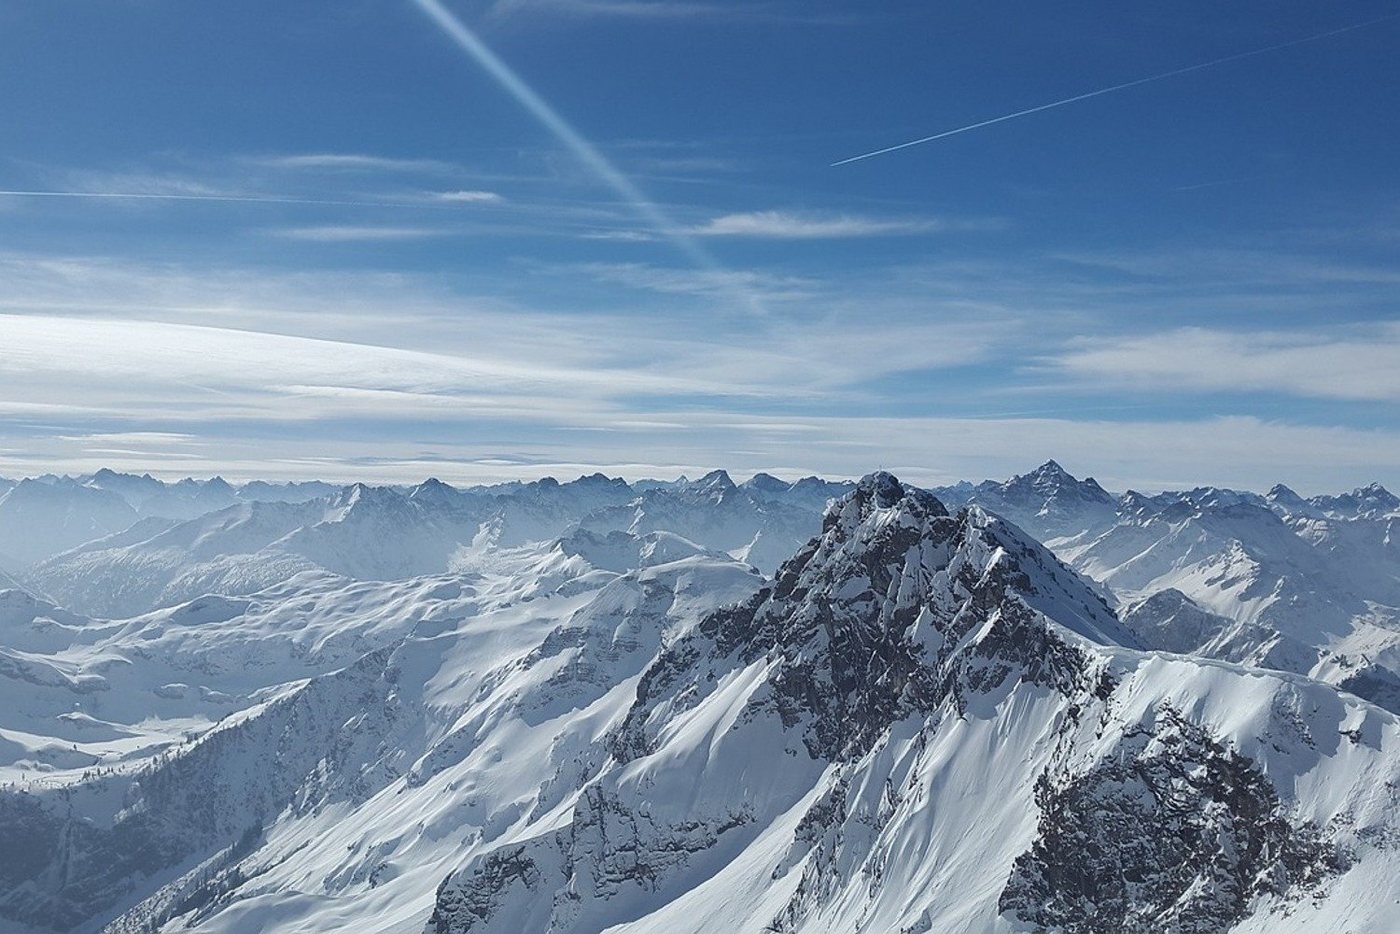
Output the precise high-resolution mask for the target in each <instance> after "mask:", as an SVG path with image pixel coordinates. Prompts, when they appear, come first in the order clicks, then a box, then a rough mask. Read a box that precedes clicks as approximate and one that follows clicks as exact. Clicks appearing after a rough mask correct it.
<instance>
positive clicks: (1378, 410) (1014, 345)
mask: <svg viewBox="0 0 1400 934" xmlns="http://www.w3.org/2000/svg"><path fill="white" fill-rule="evenodd" d="M1352 27H1354V28H1352ZM1254 53H1257V54H1254ZM1222 60H1223V61H1222ZM1207 63H1214V64H1209V65H1208V66H1207V67H1200V68H1196V67H1194V66H1198V65H1206V64H1207ZM1159 75H1167V77H1162V78H1161V79H1160V80H1151V81H1144V82H1141V83H1134V82H1139V79H1143V78H1152V77H1154V76H1159ZM1120 85H1128V86H1126V87H1122V88H1120V89H1118V90H1115V91H1112V92H1110V93H1103V94H1097V95H1093V94H1092V92H1095V91H1100V90H1104V89H1108V88H1115V87H1118V86H1120ZM1081 95H1092V96H1087V97H1083V98H1082V99H1078V100H1074V101H1071V102H1068V103H1065V104H1063V105H1062V106H1054V107H1050V108H1045V109H1037V108H1042V106H1043V105H1046V104H1054V103H1056V102H1060V101H1066V100H1068V99H1070V98H1079V97H1080V96H1081ZM1022 111H1031V112H1029V113H1024V114H1022V115H1021V116H1017V117H1014V118H1010V119H1005V120H999V119H998V118H1000V117H1004V116H1007V115H1011V114H1017V113H1021V112H1022ZM1397 113H1400V6H1396V5H1394V2H1393V0H1392V2H1391V3H1378V2H1352V0H1345V2H1338V3H1330V4H1316V3H1297V2H1284V3H1278V2H1269V3H1264V2H1256V0H1239V2H1234V3H1230V4H1220V3H1215V2H1209V3H1207V2H1197V0H1181V2H1176V3H1172V4H1159V3H1145V4H1121V3H1109V2H1101V0H1086V2H1083V3H1078V4H1062V3H1049V2H1032V0H1020V2H1008V3H1002V4H982V3H967V2H957V0H948V2H941V3H928V2H912V0H910V2H906V0H882V2H879V3H855V2H832V0H800V2H798V0H764V2H731V0H301V2H297V3H286V2H274V0H204V2H200V3H189V2H187V0H104V2H102V3H93V2H92V0H42V2H39V0H21V2H13V3H6V4H3V5H0V191H2V192H4V193H3V194H0V476H12V477H13V476H20V475H26V474H36V473H42V472H46V471H56V472H83V471H90V470H95V469H97V468H98V467H102V466H110V467H113V468H116V469H123V470H136V471H150V472H151V473H153V474H155V475H158V476H166V477H179V476H184V475H187V474H193V475H196V476H209V475H212V474H215V473H218V474H222V475H223V476H225V477H228V478H231V479H248V478H252V477H265V478H277V479H304V478H309V477H319V478H323V479H328V480H372V481H383V482H414V481H417V480H421V479H423V478H424V477H427V476H437V477H439V478H441V479H443V480H446V481H448V482H455V483H473V482H485V481H492V480H502V479H513V478H533V477H538V476H542V475H546V474H552V475H555V476H560V477H567V476H574V475H577V474H578V473H583V472H592V471H594V470H602V471H604V472H606V473H608V474H610V475H622V476H627V477H630V478H635V477H641V476H657V477H674V476H676V475H679V474H683V473H688V474H690V475H692V476H693V475H694V474H695V473H697V472H703V471H705V470H707V469H709V468H712V467H724V468H727V469H729V470H730V471H731V473H733V474H735V475H736V476H740V475H746V474H749V473H753V472H755V471H759V470H766V471H769V472H772V473H775V474H778V475H780V476H785V477H793V478H795V477H798V476H802V475H806V474H811V473H820V474H825V475H828V476H858V475H860V474H863V473H865V472H867V471H869V470H872V469H875V468H884V469H888V470H891V471H894V472H895V473H896V474H898V475H900V476H901V477H903V478H905V479H908V480H912V481H915V482H926V483H940V482H948V481H952V480H956V479H961V478H970V479H981V478H984V477H1004V476H1008V475H1010V474H1013V473H1017V472H1023V471H1025V470H1027V469H1029V468H1031V467H1033V466H1035V465H1036V464H1038V463H1040V462H1042V461H1044V460H1046V459H1048V458H1054V459H1056V460H1058V461H1059V462H1060V463H1062V464H1064V465H1065V466H1066V467H1067V468H1068V469H1070V470H1071V471H1072V472H1075V473H1077V474H1079V475H1081V476H1082V475H1093V476H1095V477H1097V478H1098V479H1099V480H1100V482H1102V483H1104V484H1105V485H1106V486H1109V487H1110V488H1114V489H1126V488H1130V487H1131V488H1138V489H1144V490H1148V489H1160V488H1167V487H1181V486H1194V485H1198V484H1214V485H1228V486H1236V487H1244V488H1254V489H1266V488H1268V487H1269V486H1271V485H1273V484H1274V483H1276V482H1285V483H1288V484H1289V485H1291V486H1293V487H1294V488H1295V489H1298V490H1299V491H1301V492H1304V493H1312V492H1321V491H1327V490H1339V489H1346V488H1350V487H1354V486H1357V485H1360V484H1364V483H1367V482H1370V481H1380V482H1382V483H1385V484H1387V485H1389V486H1391V487H1392V488H1400V405H1397V403H1400V159H1397V158H1396V152H1397V148H1400V121H1397V120H1396V119H1395V114H1397ZM976 124H984V125H981V126H977V127H975V128H973V129H967V130H966V131H964V132H957V133H951V134H949V131H953V130H960V129H962V128H966V127H969V126H973V125H976ZM943 134H949V135H943ZM930 136H942V138H940V139H935V140H932V141H929V142H926V143H922V144H920V145H915V146H908V147H906V148H902V149H897V150H895V151H891V152H887V153H884V154H882V155H878V156H873V157H871V158H866V159H860V160H858V161H854V162H846V163H845V164H840V165H835V164H834V163H838V162H844V160H847V159H850V158H852V157H855V156H858V155H863V154H866V153H870V152H873V151H876V150H880V149H885V148H888V147H892V146H898V145H900V144H902V143H905V142H908V141H911V140H916V139H921V138H925V137H930Z"/></svg>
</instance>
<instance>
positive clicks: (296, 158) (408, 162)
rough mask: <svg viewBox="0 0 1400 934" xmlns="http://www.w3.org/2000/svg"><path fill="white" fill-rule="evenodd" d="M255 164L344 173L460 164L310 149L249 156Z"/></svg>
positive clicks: (450, 168)
mask: <svg viewBox="0 0 1400 934" xmlns="http://www.w3.org/2000/svg"><path fill="white" fill-rule="evenodd" d="M248 161H249V162H252V163H253V164H256V165H260V166H265V167H267V168H273V169H314V170H321V171H341V172H419V173H444V172H455V171H459V170H460V168H461V167H460V166H458V165H455V164H454V163H451V162H445V161H443V160H440V159H420V158H402V157H395V156H378V155H370V154H367V153H353V152H311V153H293V154H290V155H279V156H250V157H248Z"/></svg>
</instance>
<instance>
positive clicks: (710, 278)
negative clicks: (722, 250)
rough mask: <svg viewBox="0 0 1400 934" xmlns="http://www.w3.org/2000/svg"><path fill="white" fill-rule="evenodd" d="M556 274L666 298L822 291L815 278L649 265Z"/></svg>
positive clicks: (580, 267)
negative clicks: (582, 276)
mask: <svg viewBox="0 0 1400 934" xmlns="http://www.w3.org/2000/svg"><path fill="white" fill-rule="evenodd" d="M556 271H559V272H564V271H569V272H582V273H585V274H587V275H590V276H592V277H593V278H594V279H595V280H597V281H599V282H606V283H610V284H613V285H623V286H627V287H629V288H634V289H641V290H644V291H648V292H660V293H662V294H666V295H697V296H704V297H709V298H719V299H725V298H728V297H730V296H732V295H734V294H735V293H736V292H740V291H742V292H745V293H750V294H754V295H758V296H760V297H761V298H762V299H763V300H764V301H795V300H797V299H803V298H810V297H812V296H813V295H815V294H816V293H817V291H818V289H819V283H818V282H817V281H816V280H815V279H810V278H807V277H805V276H793V275H782V274H778V273H768V272H759V271H756V270H742V269H740V270H730V269H677V268H675V267H669V266H651V265H648V264H646V263H571V264H567V265H566V266H562V267H559V268H558V269H557V270H556Z"/></svg>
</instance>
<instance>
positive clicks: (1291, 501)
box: [1264, 483, 1308, 511]
mask: <svg viewBox="0 0 1400 934" xmlns="http://www.w3.org/2000/svg"><path fill="white" fill-rule="evenodd" d="M1264 499H1266V500H1268V501H1269V502H1270V503H1273V504H1275V505H1278V506H1282V507H1283V508H1285V509H1288V510H1290V511H1294V510H1299V509H1306V508H1307V507H1308V501H1307V500H1305V499H1303V497H1301V496H1299V495H1298V494H1297V493H1296V492H1294V491H1293V489H1292V488H1291V487H1288V486H1285V485H1284V484H1282V483H1276V484H1274V485H1273V487H1272V488H1270V490H1269V492H1267V493H1265V494H1264Z"/></svg>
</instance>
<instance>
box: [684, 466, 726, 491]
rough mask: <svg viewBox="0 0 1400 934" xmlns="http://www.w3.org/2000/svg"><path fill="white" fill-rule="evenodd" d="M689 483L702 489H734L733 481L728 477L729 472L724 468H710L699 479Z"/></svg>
mask: <svg viewBox="0 0 1400 934" xmlns="http://www.w3.org/2000/svg"><path fill="white" fill-rule="evenodd" d="M691 485H692V486H695V487H700V488H703V489H712V490H732V489H734V481H733V480H732V479H730V477H729V473H728V472H727V471H724V470H711V471H710V472H709V473H707V474H705V476H703V477H701V478H700V479H699V480H696V481H695V482H694V483H692V484H691Z"/></svg>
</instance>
